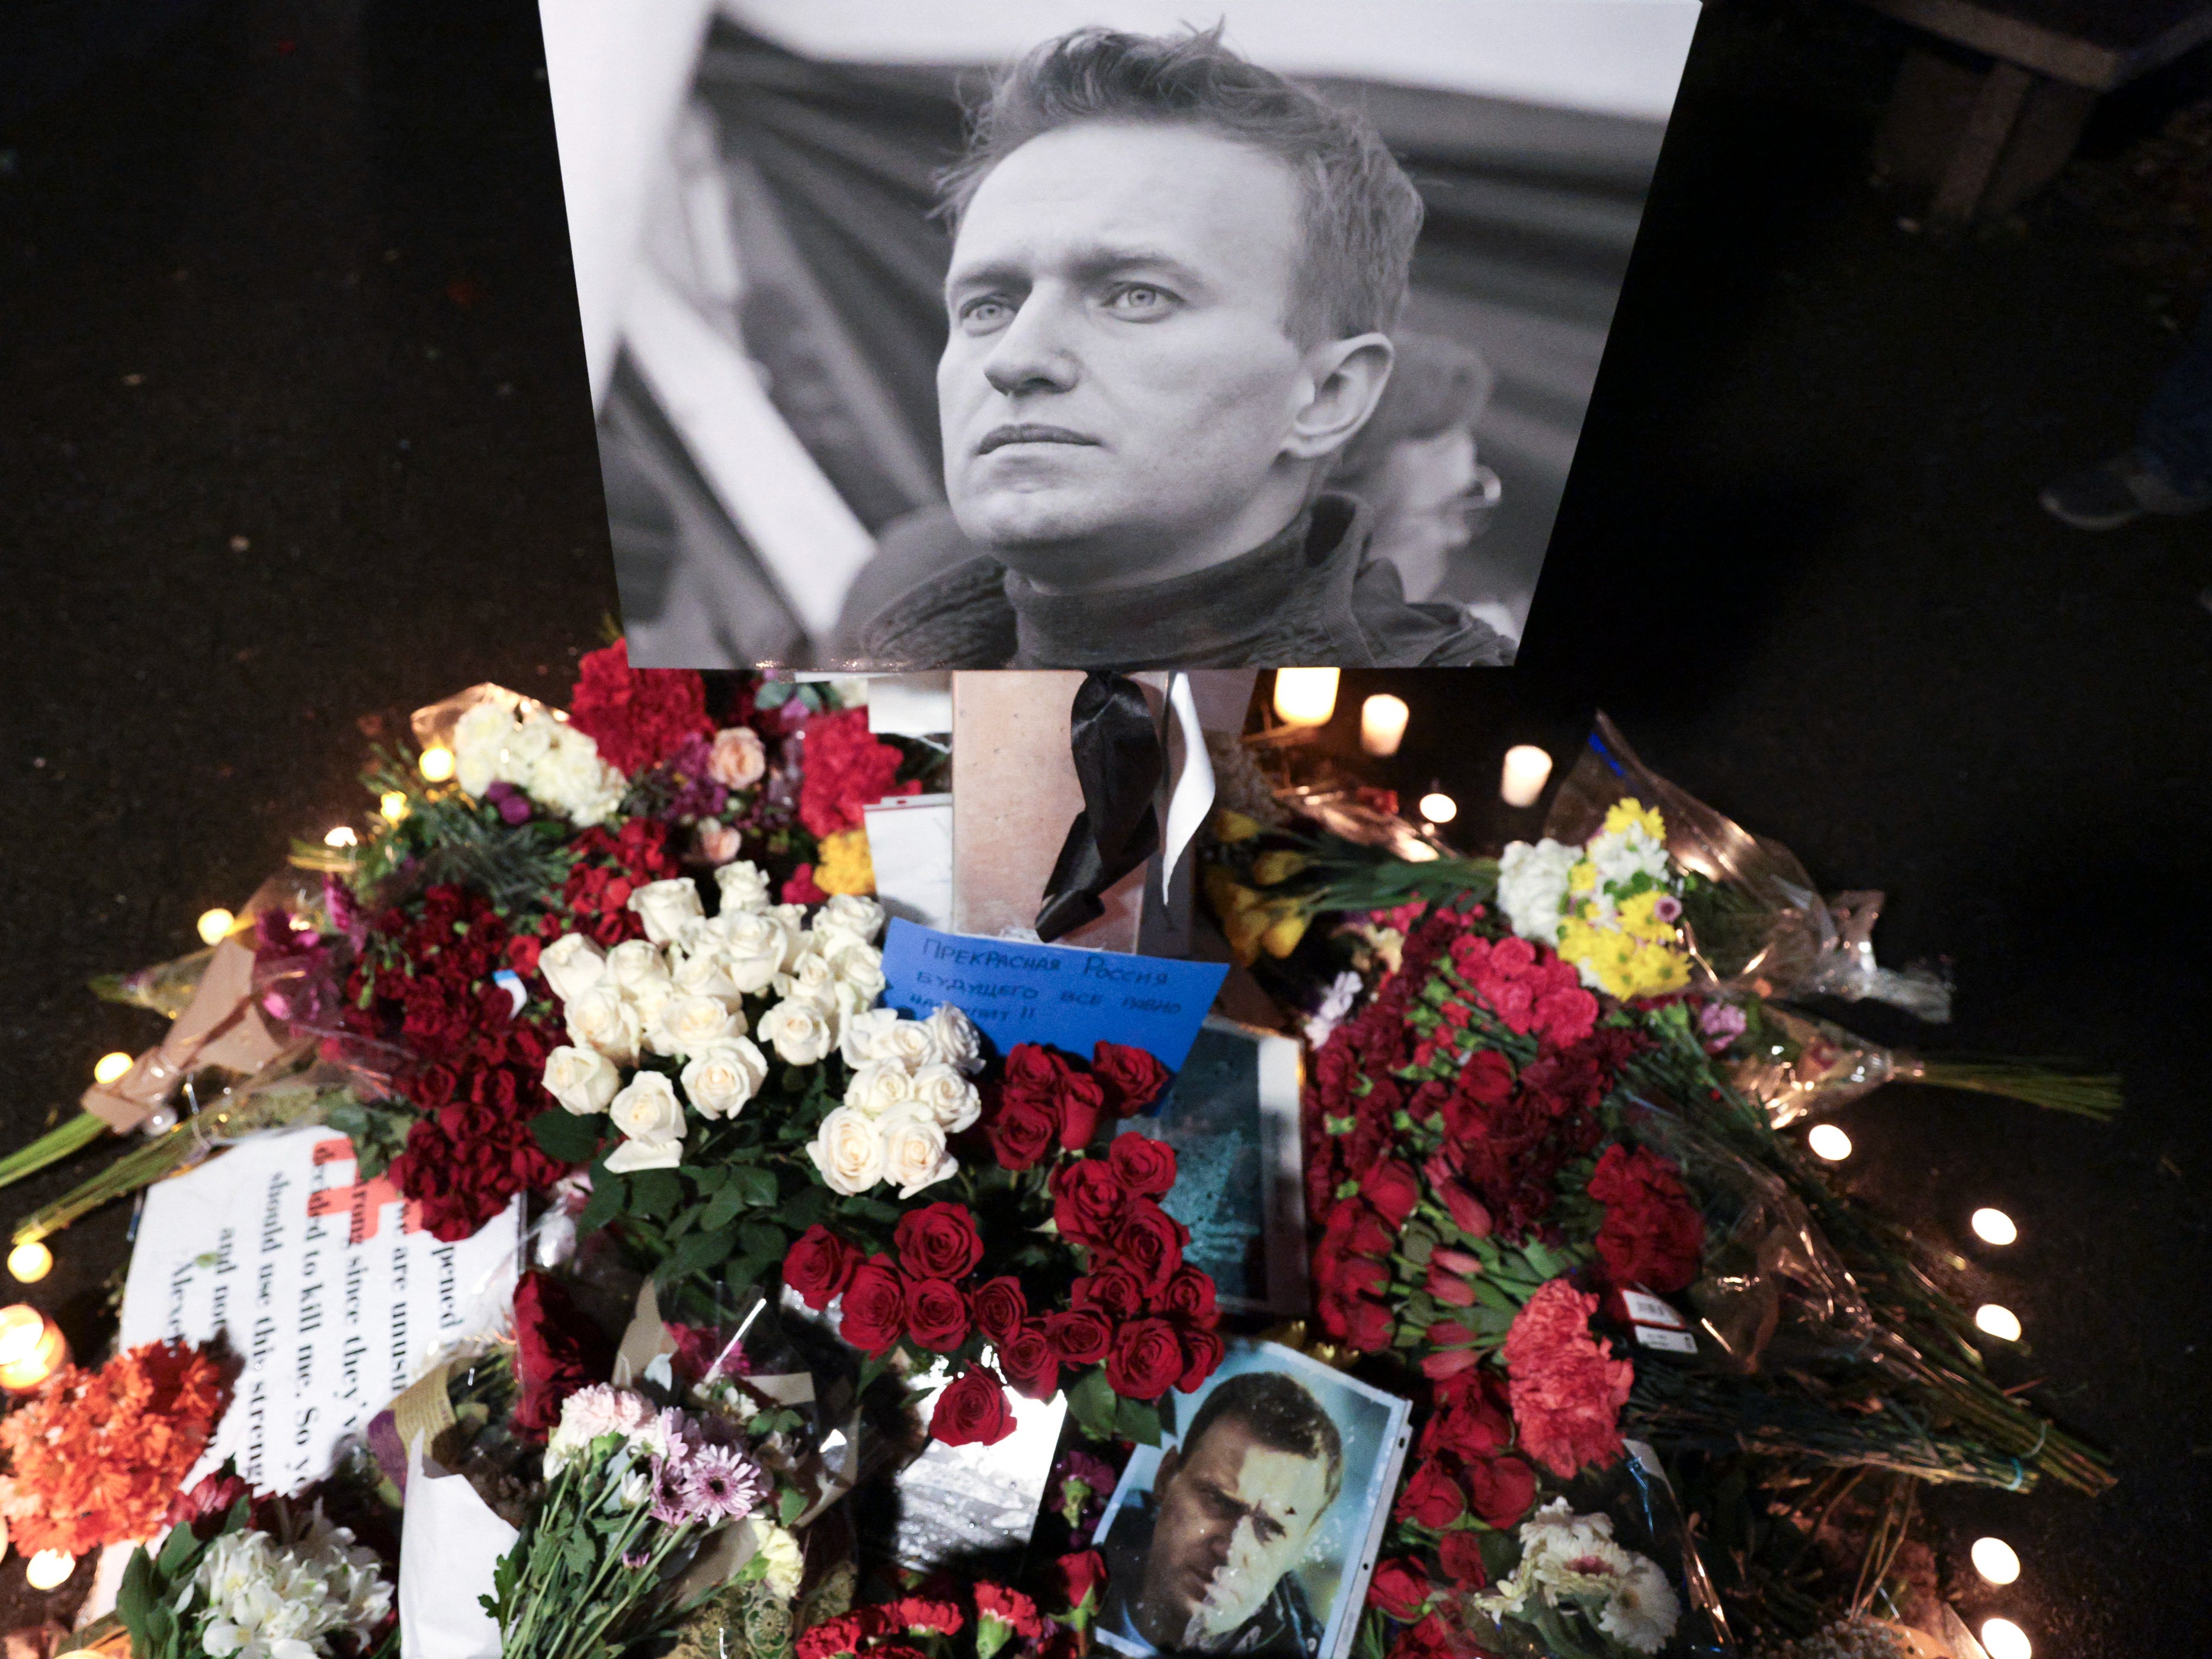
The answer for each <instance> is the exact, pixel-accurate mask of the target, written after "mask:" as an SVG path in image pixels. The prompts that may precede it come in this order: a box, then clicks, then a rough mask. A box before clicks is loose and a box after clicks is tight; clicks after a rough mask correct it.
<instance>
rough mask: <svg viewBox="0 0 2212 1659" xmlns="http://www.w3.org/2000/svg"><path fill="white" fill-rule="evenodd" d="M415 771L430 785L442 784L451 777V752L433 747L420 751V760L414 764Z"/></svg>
mask: <svg viewBox="0 0 2212 1659" xmlns="http://www.w3.org/2000/svg"><path fill="white" fill-rule="evenodd" d="M415 768H416V770H417V771H419V772H420V773H422V775H423V777H424V778H426V779H428V781H430V782H432V783H443V782H444V781H446V780H447V778H450V777H451V776H453V750H450V749H447V748H443V747H439V746H435V745H434V746H433V747H431V748H428V749H425V750H423V751H422V759H421V760H419V761H417V762H416V763H415Z"/></svg>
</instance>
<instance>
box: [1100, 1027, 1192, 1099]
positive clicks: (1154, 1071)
mask: <svg viewBox="0 0 2212 1659" xmlns="http://www.w3.org/2000/svg"><path fill="white" fill-rule="evenodd" d="M1174 1075H1175V1074H1174V1073H1172V1072H1170V1071H1169V1070H1168V1068H1167V1067H1166V1066H1163V1065H1161V1064H1160V1063H1159V1061H1158V1060H1154V1059H1153V1058H1152V1055H1150V1054H1146V1052H1145V1051H1144V1050H1143V1049H1142V1048H1131V1047H1130V1046H1129V1045H1128V1044H1127V1043H1122V1042H1105V1041H1103V1039H1102V1040H1101V1041H1100V1042H1098V1043H1097V1045H1096V1046H1095V1047H1094V1048H1092V1049H1091V1076H1093V1077H1094V1078H1096V1079H1098V1081H1099V1083H1100V1084H1101V1085H1103V1087H1104V1089H1105V1091H1106V1105H1107V1109H1109V1111H1111V1112H1113V1113H1114V1114H1115V1115H1116V1116H1117V1117H1134V1116H1135V1115H1137V1114H1138V1113H1139V1112H1141V1111H1143V1110H1144V1109H1146V1107H1148V1106H1150V1105H1151V1104H1152V1103H1153V1102H1154V1101H1156V1100H1158V1098H1159V1097H1160V1094H1161V1091H1163V1090H1164V1089H1165V1088H1166V1087H1167V1086H1168V1085H1169V1083H1170V1081H1171V1080H1172V1079H1173V1078H1174Z"/></svg>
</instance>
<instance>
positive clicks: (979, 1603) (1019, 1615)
mask: <svg viewBox="0 0 2212 1659" xmlns="http://www.w3.org/2000/svg"><path fill="white" fill-rule="evenodd" d="M975 1612H976V1613H977V1614H978V1616H979V1617H981V1618H984V1619H995V1620H998V1621H999V1622H1000V1624H1002V1625H1005V1626H1007V1627H1008V1628H1010V1629H1011V1630H1012V1632H1013V1633H1014V1634H1015V1635H1017V1636H1018V1637H1020V1638H1022V1639H1023V1640H1024V1641H1027V1642H1035V1641H1039V1640H1042V1638H1043V1636H1044V1620H1042V1618H1040V1617H1038V1615H1037V1605H1036V1602H1035V1601H1031V1600H1030V1598H1029V1597H1028V1596H1026V1595H1023V1594H1022V1593H1021V1591H1019V1590H1018V1589H1008V1588H1007V1587H1006V1585H1004V1584H997V1583H992V1582H991V1581H990V1580H989V1579H985V1580H983V1581H982V1582H981V1583H979V1584H977V1585H976V1586H975ZM979 1645H980V1643H979Z"/></svg>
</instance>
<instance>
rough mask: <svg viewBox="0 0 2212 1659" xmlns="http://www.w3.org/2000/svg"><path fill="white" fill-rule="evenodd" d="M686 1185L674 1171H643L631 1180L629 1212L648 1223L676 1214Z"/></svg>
mask: <svg viewBox="0 0 2212 1659" xmlns="http://www.w3.org/2000/svg"><path fill="white" fill-rule="evenodd" d="M683 1201H684V1183H683V1182H680V1181H678V1179H677V1178H676V1172H675V1171H674V1170H639V1171H638V1172H637V1173H636V1174H635V1175H634V1176H631V1177H630V1178H629V1212H630V1213H631V1214H632V1215H635V1216H639V1217H641V1218H644V1219H646V1220H647V1221H658V1220H659V1219H660V1218H662V1217H663V1216H669V1215H673V1214H675V1213H676V1207H677V1206H678V1205H679V1204H681V1203H683Z"/></svg>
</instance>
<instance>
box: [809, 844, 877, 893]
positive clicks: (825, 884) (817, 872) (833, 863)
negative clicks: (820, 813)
mask: <svg viewBox="0 0 2212 1659" xmlns="http://www.w3.org/2000/svg"><path fill="white" fill-rule="evenodd" d="M814 884H815V885H816V886H817V887H819V888H820V889H821V890H823V892H825V893H850V894H853V895H854V896H858V897H862V898H865V897H867V896H869V895H871V894H872V893H873V892H874V891H875V890H876V866H875V860H872V859H871V858H870V857H869V856H868V832H867V831H866V829H841V830H839V831H838V832H837V833H836V835H834V836H823V838H822V846H821V849H820V851H819V853H818V854H817V856H816V859H815V863H814Z"/></svg>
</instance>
